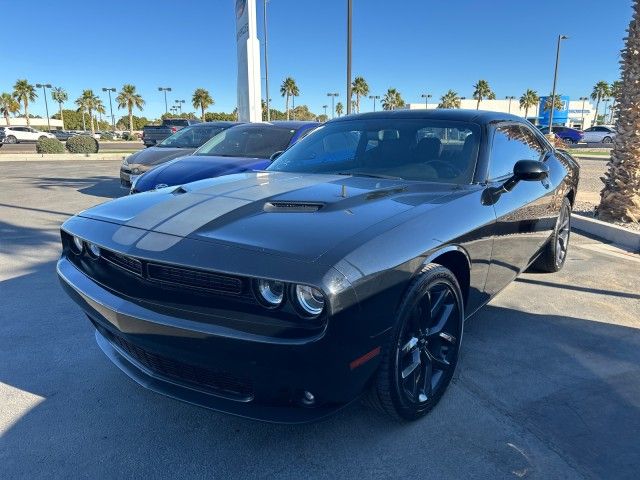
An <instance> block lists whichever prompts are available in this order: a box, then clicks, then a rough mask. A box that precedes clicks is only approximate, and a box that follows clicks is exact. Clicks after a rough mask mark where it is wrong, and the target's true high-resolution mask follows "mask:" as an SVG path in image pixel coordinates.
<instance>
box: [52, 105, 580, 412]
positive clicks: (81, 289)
mask: <svg viewBox="0 0 640 480" xmlns="http://www.w3.org/2000/svg"><path fill="white" fill-rule="evenodd" d="M578 173H579V170H578V166H577V164H576V162H575V161H574V160H573V159H572V158H571V156H570V155H569V154H567V153H565V152H563V151H561V150H556V149H554V148H553V147H552V146H551V145H550V144H549V143H548V142H547V140H546V139H545V138H544V137H543V136H542V135H541V134H540V133H539V132H538V131H537V129H535V128H534V127H533V126H532V125H531V124H530V123H528V122H526V121H524V120H522V119H521V118H519V117H516V116H512V115H508V114H503V113H495V112H482V111H463V110H433V111H424V110H423V111H408V110H404V111H393V112H378V113H369V114H362V115H353V116H347V117H343V118H339V119H336V120H332V121H330V122H328V123H326V124H324V125H323V126H321V127H319V128H318V129H317V130H316V131H314V132H313V133H311V134H310V135H309V136H307V137H306V138H305V139H303V140H302V141H300V142H299V143H297V144H296V145H294V146H292V147H291V148H289V149H288V150H287V151H285V152H284V153H282V154H281V155H280V156H278V157H277V158H276V159H275V160H274V161H273V163H272V164H271V165H270V166H269V167H268V168H267V170H264V171H256V172H250V173H241V174H235V175H228V176H224V177H219V178H213V179H207V180H201V181H198V182H194V183H190V184H184V185H181V186H177V187H175V186H174V187H169V188H164V189H159V190H156V191H153V192H148V193H143V194H140V195H134V196H130V197H125V198H121V199H117V200H114V201H110V202H107V203H104V204H102V205H99V206H97V207H94V208H91V209H89V210H86V211H84V212H81V213H79V214H78V215H77V216H75V217H72V218H71V219H69V220H67V221H66V222H65V223H64V225H63V226H62V232H61V234H62V245H63V250H62V256H61V258H60V260H59V262H58V265H57V271H58V275H59V277H60V280H61V283H62V285H63V287H64V289H65V290H66V291H67V292H68V294H69V295H70V296H71V297H72V298H73V299H74V300H75V301H76V302H77V304H78V305H79V306H80V307H81V308H82V309H83V310H84V312H85V313H86V314H87V316H88V317H89V320H90V321H91V322H92V323H93V325H94V326H95V328H96V338H97V341H98V344H99V345H100V347H101V348H102V349H103V350H104V352H105V353H106V354H107V356H108V357H109V358H110V359H111V360H112V361H113V363H115V364H116V365H117V366H118V367H119V368H121V369H122V370H123V371H124V372H125V373H127V374H128V375H129V376H130V377H131V378H133V379H134V380H135V381H137V382H138V383H140V384H141V385H143V386H145V387H147V388H150V389H152V390H154V391H156V392H160V393H163V394H166V395H169V396H172V397H175V398H178V399H181V400H184V401H187V402H191V403H195V404H198V405H202V406H206V407H209V408H213V409H216V410H220V411H224V412H228V413H232V414H236V415H241V416H246V417H250V418H255V419H261V420H268V421H275V422H288V423H296V422H305V421H310V420H314V419H319V418H322V417H324V416H326V415H328V414H330V413H332V412H334V411H335V410H337V409H339V408H340V407H342V406H344V405H347V404H349V403H350V402H351V401H353V400H355V399H358V398H360V397H362V396H364V398H365V399H366V401H367V402H368V403H369V404H370V405H372V406H374V407H376V408H378V409H380V410H381V411H383V412H386V413H388V414H390V415H392V416H394V417H396V418H398V419H403V420H413V419H417V418H419V417H421V416H422V415H424V414H425V413H426V412H428V411H429V410H430V409H431V408H433V406H434V405H435V404H436V403H437V402H438V400H439V399H440V397H441V396H442V394H443V393H444V391H445V390H446V388H447V386H448V384H449V382H450V380H451V378H452V375H453V373H454V370H455V368H456V364H457V361H458V353H459V350H460V345H461V340H462V333H463V325H464V320H465V319H466V318H468V317H469V316H471V315H473V314H474V313H475V312H476V311H477V310H478V309H479V308H480V307H482V306H483V305H484V304H486V303H487V302H488V301H489V300H491V298H492V297H493V296H495V295H496V294H497V293H498V292H500V290H502V289H503V288H504V287H505V286H507V285H508V284H509V282H511V281H512V280H513V279H514V278H515V277H516V276H517V275H518V274H519V273H520V272H522V271H524V270H526V269H528V268H532V269H536V270H539V271H544V272H555V271H557V270H559V269H560V268H562V266H563V264H564V262H565V259H566V255H567V248H568V242H569V232H570V216H571V208H572V204H573V202H574V199H575V196H576V189H577V184H578Z"/></svg>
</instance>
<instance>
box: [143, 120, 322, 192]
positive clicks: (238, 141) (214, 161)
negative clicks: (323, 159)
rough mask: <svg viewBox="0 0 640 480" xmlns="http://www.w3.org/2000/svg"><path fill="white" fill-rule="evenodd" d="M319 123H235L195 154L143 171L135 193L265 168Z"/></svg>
mask: <svg viewBox="0 0 640 480" xmlns="http://www.w3.org/2000/svg"><path fill="white" fill-rule="evenodd" d="M318 125H319V123H317V122H303V121H281V122H270V123H245V124H242V125H237V126H235V127H231V128H229V129H227V130H224V131H222V132H220V133H219V134H217V135H216V136H215V137H213V138H212V139H211V140H209V141H208V142H207V143H205V144H204V145H202V146H201V147H200V148H199V149H198V150H196V151H195V152H193V154H192V155H187V156H183V157H179V158H176V159H175V160H172V161H170V162H167V163H164V164H162V165H160V166H158V167H156V168H154V169H152V170H149V171H148V172H146V173H145V174H143V175H140V176H139V177H137V178H136V179H135V180H134V181H133V182H132V186H131V193H140V192H146V191H149V190H156V189H158V188H164V187H171V186H174V185H182V184H184V183H189V182H195V181H197V180H203V179H205V178H212V177H219V176H221V175H229V174H232V173H241V172H248V171H253V170H263V169H265V168H266V167H267V166H269V165H270V164H271V158H272V157H273V156H274V155H275V154H277V153H280V152H282V151H284V150H286V149H287V148H289V147H290V146H291V145H293V144H294V143H296V142H297V141H298V140H300V139H301V138H303V137H304V136H306V135H307V134H308V133H309V132H311V131H312V130H313V129H315V128H316V127H317V126H318Z"/></svg>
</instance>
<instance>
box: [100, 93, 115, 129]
mask: <svg viewBox="0 0 640 480" xmlns="http://www.w3.org/2000/svg"><path fill="white" fill-rule="evenodd" d="M102 91H103V92H109V111H110V112H111V128H113V131H114V132H115V131H116V119H115V117H114V116H113V103H111V92H113V93H115V92H116V89H115V87H111V88H107V87H102Z"/></svg>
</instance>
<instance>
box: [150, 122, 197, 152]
mask: <svg viewBox="0 0 640 480" xmlns="http://www.w3.org/2000/svg"><path fill="white" fill-rule="evenodd" d="M197 123H201V122H200V120H197V119H194V118H165V119H164V120H162V125H145V126H144V128H143V130H142V141H143V142H144V145H145V147H150V146H152V145H155V144H156V143H158V142H160V141H162V140H164V139H165V138H167V137H168V136H170V135H173V134H174V133H176V132H177V131H178V130H180V129H181V128H184V127H188V126H189V125H195V124H197Z"/></svg>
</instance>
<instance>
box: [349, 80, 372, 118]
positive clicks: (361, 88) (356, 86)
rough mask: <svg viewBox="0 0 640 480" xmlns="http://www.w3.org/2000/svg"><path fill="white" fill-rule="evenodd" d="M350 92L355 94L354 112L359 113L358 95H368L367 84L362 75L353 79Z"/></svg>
mask: <svg viewBox="0 0 640 480" xmlns="http://www.w3.org/2000/svg"><path fill="white" fill-rule="evenodd" d="M351 93H352V94H353V95H355V96H356V112H358V113H360V97H366V96H367V95H369V85H368V84H367V81H366V80H365V79H364V77H356V78H355V79H354V80H353V83H352V84H351Z"/></svg>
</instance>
